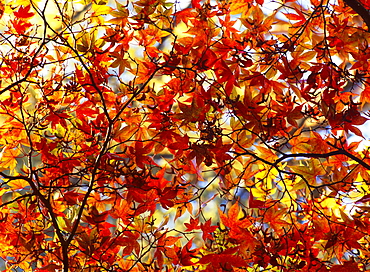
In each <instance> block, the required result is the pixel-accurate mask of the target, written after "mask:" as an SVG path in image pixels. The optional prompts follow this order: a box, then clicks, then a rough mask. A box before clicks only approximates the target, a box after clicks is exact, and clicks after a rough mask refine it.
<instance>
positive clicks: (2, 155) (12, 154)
mask: <svg viewBox="0 0 370 272" xmlns="http://www.w3.org/2000/svg"><path fill="white" fill-rule="evenodd" d="M19 153H20V150H19V149H12V148H7V147H4V148H3V150H2V151H1V152H0V167H1V168H6V169H10V170H13V169H14V168H15V167H16V166H17V160H16V159H17V156H18V155H19Z"/></svg>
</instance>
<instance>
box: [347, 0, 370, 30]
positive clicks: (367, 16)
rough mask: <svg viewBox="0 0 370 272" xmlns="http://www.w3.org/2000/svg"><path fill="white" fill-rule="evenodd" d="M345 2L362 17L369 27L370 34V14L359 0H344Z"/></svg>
mask: <svg viewBox="0 0 370 272" xmlns="http://www.w3.org/2000/svg"><path fill="white" fill-rule="evenodd" d="M344 2H345V3H346V4H347V5H348V6H350V7H351V8H352V9H353V10H354V11H356V12H357V14H358V15H360V16H361V18H362V20H364V22H365V24H366V25H367V31H369V32H370V12H369V10H367V9H366V8H364V6H363V5H362V4H361V3H360V2H359V1H357V0H344Z"/></svg>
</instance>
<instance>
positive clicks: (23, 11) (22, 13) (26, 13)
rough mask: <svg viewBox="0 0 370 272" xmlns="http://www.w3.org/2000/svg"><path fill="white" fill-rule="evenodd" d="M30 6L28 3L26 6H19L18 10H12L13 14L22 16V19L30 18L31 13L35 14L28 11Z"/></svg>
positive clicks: (18, 16)
mask: <svg viewBox="0 0 370 272" xmlns="http://www.w3.org/2000/svg"><path fill="white" fill-rule="evenodd" d="M30 8H31V6H30V5H28V6H26V7H23V6H20V7H19V9H18V11H15V12H14V15H15V16H16V17H17V18H23V19H26V18H31V17H32V16H33V15H35V13H33V12H30Z"/></svg>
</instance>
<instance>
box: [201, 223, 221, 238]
mask: <svg viewBox="0 0 370 272" xmlns="http://www.w3.org/2000/svg"><path fill="white" fill-rule="evenodd" d="M217 228H218V226H211V219H208V220H207V221H206V222H205V223H204V224H203V223H201V224H200V229H201V230H202V231H203V235H202V239H203V240H204V241H205V240H206V239H207V238H208V239H211V240H213V236H212V233H213V232H214V231H215V230H216V229H217Z"/></svg>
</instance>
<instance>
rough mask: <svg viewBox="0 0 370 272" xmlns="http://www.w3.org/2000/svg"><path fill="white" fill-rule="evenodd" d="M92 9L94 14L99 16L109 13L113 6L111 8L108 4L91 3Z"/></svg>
mask: <svg viewBox="0 0 370 272" xmlns="http://www.w3.org/2000/svg"><path fill="white" fill-rule="evenodd" d="M92 10H93V15H94V16H99V15H107V14H109V13H110V12H111V11H112V10H113V8H111V7H110V6H103V5H96V4H92Z"/></svg>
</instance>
